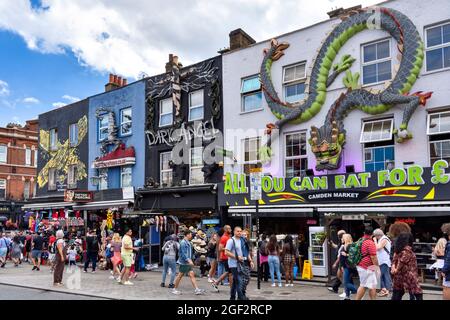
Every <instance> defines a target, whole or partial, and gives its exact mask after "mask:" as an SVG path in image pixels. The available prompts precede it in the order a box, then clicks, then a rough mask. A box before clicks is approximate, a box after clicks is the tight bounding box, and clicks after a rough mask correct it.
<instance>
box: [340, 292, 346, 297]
mask: <svg viewBox="0 0 450 320" xmlns="http://www.w3.org/2000/svg"><path fill="white" fill-rule="evenodd" d="M346 296H347V295H346V294H345V292H343V293H341V294H340V295H339V297H340V298H345V297H346Z"/></svg>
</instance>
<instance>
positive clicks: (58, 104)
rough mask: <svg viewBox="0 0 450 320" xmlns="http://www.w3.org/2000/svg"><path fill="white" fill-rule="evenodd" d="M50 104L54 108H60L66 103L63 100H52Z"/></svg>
mask: <svg viewBox="0 0 450 320" xmlns="http://www.w3.org/2000/svg"><path fill="white" fill-rule="evenodd" d="M52 106H53V107H54V108H61V107H64V106H67V103H64V102H53V103H52Z"/></svg>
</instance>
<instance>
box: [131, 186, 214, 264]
mask: <svg viewBox="0 0 450 320" xmlns="http://www.w3.org/2000/svg"><path fill="white" fill-rule="evenodd" d="M216 189H217V187H216V185H215V184H205V185H198V186H180V187H172V188H152V189H150V188H146V189H139V190H138V191H137V192H136V194H137V203H136V209H137V210H138V213H137V214H138V216H139V218H140V221H141V223H142V224H141V226H143V227H145V228H146V234H147V236H146V238H144V240H146V239H147V240H146V243H149V244H150V248H151V250H150V259H151V263H158V264H159V263H161V262H162V252H161V245H162V244H163V242H164V239H165V238H166V237H167V236H169V235H172V234H176V235H177V236H178V237H181V231H182V230H184V229H185V228H191V230H202V231H203V232H204V233H205V234H211V233H212V232H217V231H218V230H219V228H220V226H221V219H220V214H219V212H218V207H217V190H216Z"/></svg>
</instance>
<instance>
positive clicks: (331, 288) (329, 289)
mask: <svg viewBox="0 0 450 320" xmlns="http://www.w3.org/2000/svg"><path fill="white" fill-rule="evenodd" d="M327 289H328V291H331V292H334V293H338V292H337V291H336V290H334V289H333V287H328V288H327Z"/></svg>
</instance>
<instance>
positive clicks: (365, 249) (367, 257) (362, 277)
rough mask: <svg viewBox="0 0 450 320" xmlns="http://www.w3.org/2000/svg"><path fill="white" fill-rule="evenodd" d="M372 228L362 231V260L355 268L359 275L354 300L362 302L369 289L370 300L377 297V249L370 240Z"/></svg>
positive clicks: (378, 269) (378, 272)
mask: <svg viewBox="0 0 450 320" xmlns="http://www.w3.org/2000/svg"><path fill="white" fill-rule="evenodd" d="M372 234H373V228H372V227H370V226H367V227H366V229H365V230H364V236H363V243H362V245H361V255H362V259H361V261H360V262H359V264H358V265H357V266H356V269H357V270H358V275H359V283H360V284H359V288H358V292H357V293H356V300H362V298H364V295H365V294H366V289H369V296H370V299H371V300H375V298H376V296H377V286H378V276H377V274H380V268H379V265H378V258H377V247H376V245H375V242H374V241H373V240H372Z"/></svg>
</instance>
